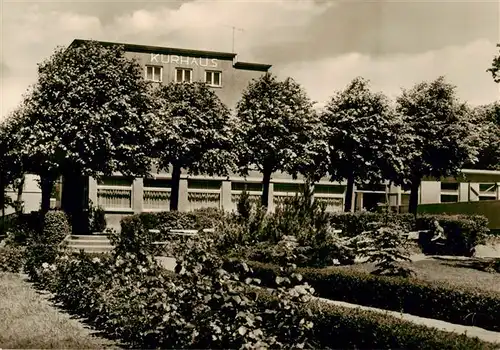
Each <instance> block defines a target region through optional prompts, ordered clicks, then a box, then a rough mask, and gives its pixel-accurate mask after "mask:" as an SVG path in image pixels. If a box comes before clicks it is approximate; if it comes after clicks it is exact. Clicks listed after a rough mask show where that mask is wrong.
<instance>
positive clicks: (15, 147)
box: [0, 111, 23, 217]
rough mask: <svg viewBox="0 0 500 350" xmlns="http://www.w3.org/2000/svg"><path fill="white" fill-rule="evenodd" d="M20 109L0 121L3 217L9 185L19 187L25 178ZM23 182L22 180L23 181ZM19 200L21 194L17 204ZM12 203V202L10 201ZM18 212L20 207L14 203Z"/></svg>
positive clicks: (1, 203)
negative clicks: (20, 134)
mask: <svg viewBox="0 0 500 350" xmlns="http://www.w3.org/2000/svg"><path fill="white" fill-rule="evenodd" d="M18 121H19V111H15V112H14V113H12V114H11V115H9V116H8V117H7V118H6V119H5V120H3V121H2V123H0V189H1V194H0V208H1V209H2V217H3V216H5V212H4V210H5V207H6V206H7V204H8V203H7V201H6V200H9V202H11V201H10V197H9V198H7V197H6V189H7V187H8V186H13V187H14V188H19V185H18V184H19V182H20V181H21V179H23V164H22V162H21V157H20V147H21V144H20V142H19V138H18V134H17V128H18V126H19V122H18ZM21 183H22V181H21ZM18 202H19V195H18V199H17V201H16V204H18ZM10 205H12V203H10ZM14 207H15V208H16V212H17V211H18V207H17V206H16V205H14Z"/></svg>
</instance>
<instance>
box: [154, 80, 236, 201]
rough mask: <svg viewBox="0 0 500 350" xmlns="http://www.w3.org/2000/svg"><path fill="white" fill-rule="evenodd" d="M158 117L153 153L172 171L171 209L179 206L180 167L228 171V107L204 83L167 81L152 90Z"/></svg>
mask: <svg viewBox="0 0 500 350" xmlns="http://www.w3.org/2000/svg"><path fill="white" fill-rule="evenodd" d="M154 101H155V113H156V115H157V117H158V122H159V127H158V130H157V137H158V142H157V144H156V150H155V153H156V155H157V157H158V166H159V169H160V170H162V169H163V170H168V171H171V173H172V192H171V197H170V210H177V209H178V200H179V197H178V191H179V181H180V176H181V171H182V169H185V170H186V171H187V172H188V173H189V174H194V175H198V174H204V175H209V176H213V175H227V174H228V172H229V171H230V170H234V167H235V163H236V159H235V152H234V150H233V148H234V142H233V137H232V132H233V127H232V122H231V119H230V112H229V109H228V108H227V107H226V106H225V105H224V104H223V103H222V101H221V100H220V99H219V98H218V96H217V95H216V93H215V92H214V91H213V90H212V89H210V88H209V87H208V86H207V85H206V84H205V83H201V82H194V83H170V84H167V85H164V86H161V87H159V88H158V89H157V90H156V91H155V93H154Z"/></svg>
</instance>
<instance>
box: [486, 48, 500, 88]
mask: <svg viewBox="0 0 500 350" xmlns="http://www.w3.org/2000/svg"><path fill="white" fill-rule="evenodd" d="M497 47H498V48H500V44H497ZM486 71H487V72H490V73H491V75H492V76H493V80H494V81H495V83H500V53H499V54H498V55H497V56H495V57H494V58H493V62H492V64H491V67H490V68H488V69H487V70H486Z"/></svg>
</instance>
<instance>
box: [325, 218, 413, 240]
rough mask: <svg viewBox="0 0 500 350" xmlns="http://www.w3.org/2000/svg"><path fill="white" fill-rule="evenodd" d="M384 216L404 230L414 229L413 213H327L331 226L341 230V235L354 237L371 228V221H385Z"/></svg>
mask: <svg viewBox="0 0 500 350" xmlns="http://www.w3.org/2000/svg"><path fill="white" fill-rule="evenodd" d="M386 218H388V219H387V220H388V221H389V222H392V223H394V224H396V225H398V226H399V227H401V229H402V230H404V231H413V230H414V229H415V217H414V215H413V214H394V213H372V212H356V213H329V220H330V223H331V225H332V226H334V227H336V228H338V229H340V230H342V235H343V236H347V237H355V236H358V235H360V234H362V233H363V232H365V231H368V230H370V229H371V225H370V224H371V223H373V222H385V221H386Z"/></svg>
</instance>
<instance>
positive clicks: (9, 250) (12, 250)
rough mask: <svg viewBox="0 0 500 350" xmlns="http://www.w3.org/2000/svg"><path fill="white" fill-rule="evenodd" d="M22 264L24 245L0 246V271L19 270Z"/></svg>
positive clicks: (15, 271)
mask: <svg viewBox="0 0 500 350" xmlns="http://www.w3.org/2000/svg"><path fill="white" fill-rule="evenodd" d="M23 265H24V247H20V246H10V245H9V246H4V247H0V271H2V272H14V273H18V272H21V270H22V268H23Z"/></svg>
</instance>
